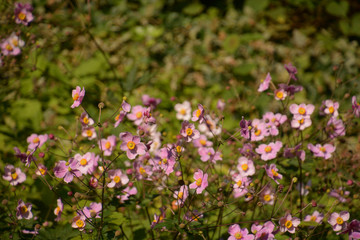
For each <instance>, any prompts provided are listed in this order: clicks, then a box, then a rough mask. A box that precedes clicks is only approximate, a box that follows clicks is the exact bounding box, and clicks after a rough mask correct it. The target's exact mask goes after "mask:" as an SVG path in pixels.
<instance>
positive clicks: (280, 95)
mask: <svg viewBox="0 0 360 240" xmlns="http://www.w3.org/2000/svg"><path fill="white" fill-rule="evenodd" d="M276 97H277V98H278V99H283V97H284V93H283V92H282V91H278V92H277V93H276Z"/></svg>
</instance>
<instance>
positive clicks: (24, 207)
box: [20, 205, 28, 214]
mask: <svg viewBox="0 0 360 240" xmlns="http://www.w3.org/2000/svg"><path fill="white" fill-rule="evenodd" d="M20 211H21V213H22V214H24V213H27V212H28V209H27V207H26V206H25V205H24V206H21V207H20Z"/></svg>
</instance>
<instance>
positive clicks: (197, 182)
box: [196, 178, 202, 187]
mask: <svg viewBox="0 0 360 240" xmlns="http://www.w3.org/2000/svg"><path fill="white" fill-rule="evenodd" d="M201 183H202V179H201V178H198V179H197V180H196V185H197V186H198V187H200V186H201Z"/></svg>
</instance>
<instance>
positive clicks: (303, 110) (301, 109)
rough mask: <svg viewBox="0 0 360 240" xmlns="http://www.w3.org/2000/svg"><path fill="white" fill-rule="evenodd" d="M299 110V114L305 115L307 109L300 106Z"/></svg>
mask: <svg viewBox="0 0 360 240" xmlns="http://www.w3.org/2000/svg"><path fill="white" fill-rule="evenodd" d="M298 112H299V114H301V115H304V114H305V113H306V110H305V108H303V107H300V108H299V110H298Z"/></svg>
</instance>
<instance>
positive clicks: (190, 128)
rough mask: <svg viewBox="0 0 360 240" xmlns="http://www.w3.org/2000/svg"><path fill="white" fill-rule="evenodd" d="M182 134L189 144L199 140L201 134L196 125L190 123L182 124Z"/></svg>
mask: <svg viewBox="0 0 360 240" xmlns="http://www.w3.org/2000/svg"><path fill="white" fill-rule="evenodd" d="M180 134H181V136H183V137H184V139H185V141H187V142H191V141H192V140H195V139H198V138H199V137H200V132H199V131H198V130H196V129H195V126H194V124H192V123H189V122H188V121H183V122H182V124H181V130H180Z"/></svg>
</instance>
